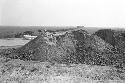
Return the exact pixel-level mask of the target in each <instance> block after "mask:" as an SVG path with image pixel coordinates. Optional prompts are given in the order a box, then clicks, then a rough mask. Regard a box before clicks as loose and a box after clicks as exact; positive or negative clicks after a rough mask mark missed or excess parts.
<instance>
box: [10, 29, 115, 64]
mask: <svg viewBox="0 0 125 83" xmlns="http://www.w3.org/2000/svg"><path fill="white" fill-rule="evenodd" d="M112 48H113V46H112V45H110V44H108V43H105V41H103V40H102V39H101V38H99V37H98V36H96V35H91V34H89V33H88V32H87V31H85V30H83V29H71V30H67V31H58V32H56V31H55V32H48V31H45V32H43V33H42V34H41V35H40V36H38V37H37V38H35V39H34V40H31V41H30V42H29V43H27V44H25V45H24V46H22V47H21V48H18V49H17V50H16V51H15V52H12V53H11V54H10V55H8V57H10V58H16V59H17V58H18V59H21V60H34V61H42V62H44V61H49V62H54V63H55V62H56V63H88V64H102V62H100V61H101V60H102V59H103V60H104V61H105V60H106V59H107V57H106V56H105V57H104V56H103V55H102V54H103V53H112V51H111V49H112ZM105 62H106V61H105ZM104 64H106V63H104Z"/></svg>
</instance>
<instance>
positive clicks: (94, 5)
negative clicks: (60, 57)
mask: <svg viewBox="0 0 125 83" xmlns="http://www.w3.org/2000/svg"><path fill="white" fill-rule="evenodd" d="M0 25H12V26H13V25H15V26H16V25H18V26H20V25H23V26H24V25H26V26H27V25H38V26H39V25H45V26H64V25H65V26H77V25H82V26H86V27H87V26H89V27H125V0H0Z"/></svg>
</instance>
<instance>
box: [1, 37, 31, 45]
mask: <svg viewBox="0 0 125 83" xmlns="http://www.w3.org/2000/svg"><path fill="white" fill-rule="evenodd" d="M29 41H30V40H23V39H22V38H11V39H0V46H17V45H24V44H26V43H28V42H29Z"/></svg>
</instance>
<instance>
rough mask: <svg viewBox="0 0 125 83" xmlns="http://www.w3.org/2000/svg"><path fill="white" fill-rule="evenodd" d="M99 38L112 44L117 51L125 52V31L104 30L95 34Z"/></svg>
mask: <svg viewBox="0 0 125 83" xmlns="http://www.w3.org/2000/svg"><path fill="white" fill-rule="evenodd" d="M94 34H95V35H97V36H98V37H100V38H102V39H103V40H105V41H106V42H107V43H110V44H111V45H112V46H114V47H115V48H116V49H118V50H120V51H125V31H116V30H111V29H102V30H98V31H97V32H95V33H94Z"/></svg>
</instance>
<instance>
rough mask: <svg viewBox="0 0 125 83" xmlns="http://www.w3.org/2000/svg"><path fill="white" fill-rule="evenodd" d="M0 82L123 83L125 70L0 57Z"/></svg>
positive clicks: (124, 82)
mask: <svg viewBox="0 0 125 83" xmlns="http://www.w3.org/2000/svg"><path fill="white" fill-rule="evenodd" d="M0 83H125V71H123V70H119V71H118V70H116V69H115V68H112V67H106V66H90V65H85V64H72V65H70V66H69V65H64V64H54V65H52V64H50V63H48V62H35V61H22V60H17V59H15V60H12V59H6V58H2V57H1V58H0Z"/></svg>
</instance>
